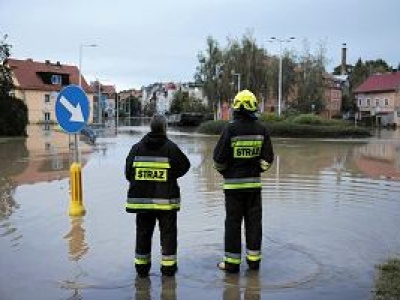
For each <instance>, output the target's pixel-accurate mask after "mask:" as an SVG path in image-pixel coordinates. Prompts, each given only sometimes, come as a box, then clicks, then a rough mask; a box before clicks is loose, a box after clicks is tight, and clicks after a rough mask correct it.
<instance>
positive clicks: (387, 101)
mask: <svg viewBox="0 0 400 300" xmlns="http://www.w3.org/2000/svg"><path fill="white" fill-rule="evenodd" d="M388 105H389V100H388V99H387V98H386V99H385V106H388Z"/></svg>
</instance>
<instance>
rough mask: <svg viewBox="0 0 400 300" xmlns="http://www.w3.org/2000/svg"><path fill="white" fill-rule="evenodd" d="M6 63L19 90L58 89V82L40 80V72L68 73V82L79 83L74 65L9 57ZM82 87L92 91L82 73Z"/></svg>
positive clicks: (59, 86)
mask: <svg viewBox="0 0 400 300" xmlns="http://www.w3.org/2000/svg"><path fill="white" fill-rule="evenodd" d="M7 65H8V66H9V67H10V68H11V70H12V72H13V74H14V76H15V77H16V79H17V81H18V83H17V85H16V89H21V90H41V91H59V90H60V89H61V88H62V86H61V85H60V84H46V83H44V82H43V81H42V79H41V78H40V76H39V74H40V73H51V74H59V75H68V77H69V84H76V85H78V84H79V70H78V68H77V67H76V66H69V65H63V64H60V63H51V62H43V63H42V62H37V61H33V60H32V59H26V60H19V59H13V58H9V59H7ZM81 78H82V82H81V84H82V88H83V89H84V90H85V91H86V92H92V88H91V87H90V86H89V85H88V84H87V82H86V80H85V78H84V77H83V75H82V77H81Z"/></svg>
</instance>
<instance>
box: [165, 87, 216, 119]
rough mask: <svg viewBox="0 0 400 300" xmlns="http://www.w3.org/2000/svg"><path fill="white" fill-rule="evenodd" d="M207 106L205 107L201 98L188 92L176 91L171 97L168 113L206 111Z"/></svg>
mask: <svg viewBox="0 0 400 300" xmlns="http://www.w3.org/2000/svg"><path fill="white" fill-rule="evenodd" d="M207 111H208V110H207V107H205V106H204V105H203V103H202V100H201V99H197V98H195V97H193V96H191V95H189V93H188V92H184V91H181V90H179V91H177V92H175V93H174V96H173V98H172V102H171V107H170V113H171V114H180V113H183V112H200V113H204V112H207Z"/></svg>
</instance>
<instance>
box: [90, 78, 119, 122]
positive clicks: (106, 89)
mask: <svg viewBox="0 0 400 300" xmlns="http://www.w3.org/2000/svg"><path fill="white" fill-rule="evenodd" d="M90 86H91V88H92V90H93V92H94V97H93V100H94V102H93V118H94V120H95V121H96V122H98V123H99V121H101V120H104V118H108V117H113V116H114V115H115V108H116V106H115V102H116V95H117V92H116V89H115V86H114V85H105V84H102V83H101V82H100V81H98V80H96V81H92V82H91V83H90ZM99 99H100V101H99ZM99 103H100V106H99ZM100 115H101V118H99V116H100Z"/></svg>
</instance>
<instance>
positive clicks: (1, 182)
mask: <svg viewBox="0 0 400 300" xmlns="http://www.w3.org/2000/svg"><path fill="white" fill-rule="evenodd" d="M25 142H26V139H25V138H15V139H1V140H0V170H1V177H0V221H2V220H4V219H7V218H8V217H9V216H11V215H12V213H13V212H14V211H15V210H16V209H18V208H19V205H18V203H17V202H16V201H15V199H14V197H13V195H14V191H15V186H13V185H12V183H11V182H10V181H9V179H8V178H9V177H11V176H14V175H16V174H20V173H22V172H23V171H24V170H25V168H26V165H27V163H26V161H25V160H23V158H25V157H27V156H28V149H27V148H26V143H25Z"/></svg>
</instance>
